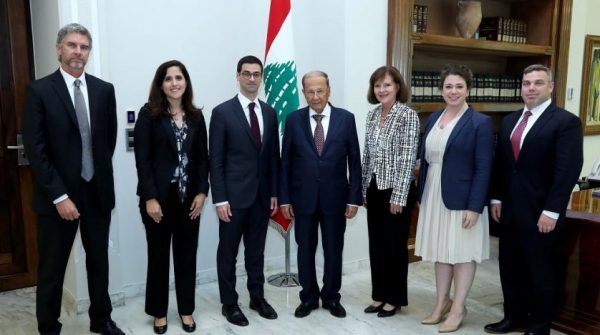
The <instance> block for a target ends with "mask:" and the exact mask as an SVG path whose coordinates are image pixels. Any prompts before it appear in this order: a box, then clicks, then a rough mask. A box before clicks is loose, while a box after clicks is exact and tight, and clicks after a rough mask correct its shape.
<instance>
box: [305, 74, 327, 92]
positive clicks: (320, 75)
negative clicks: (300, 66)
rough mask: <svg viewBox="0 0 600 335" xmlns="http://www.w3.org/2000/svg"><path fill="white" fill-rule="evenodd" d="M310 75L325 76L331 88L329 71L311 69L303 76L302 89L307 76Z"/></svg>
mask: <svg viewBox="0 0 600 335" xmlns="http://www.w3.org/2000/svg"><path fill="white" fill-rule="evenodd" d="M310 77H323V78H325V82H326V83H327V88H329V76H328V75H327V73H325V72H323V71H318V70H317V71H310V72H307V73H306V74H305V75H303V76H302V89H304V81H305V80H306V79H307V78H310Z"/></svg>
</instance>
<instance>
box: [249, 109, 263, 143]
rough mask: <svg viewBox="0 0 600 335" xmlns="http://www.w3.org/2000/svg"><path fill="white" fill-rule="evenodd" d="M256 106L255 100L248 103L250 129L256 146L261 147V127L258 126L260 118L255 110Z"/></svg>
mask: <svg viewBox="0 0 600 335" xmlns="http://www.w3.org/2000/svg"><path fill="white" fill-rule="evenodd" d="M254 107H256V104H255V103H254V102H251V103H250V104H248V109H249V110H250V131H251V132H252V137H253V138H254V142H256V146H257V147H259V148H260V127H259V126H258V118H257V117H256V113H255V112H254Z"/></svg>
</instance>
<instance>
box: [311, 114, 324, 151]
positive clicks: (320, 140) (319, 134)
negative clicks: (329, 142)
mask: <svg viewBox="0 0 600 335" xmlns="http://www.w3.org/2000/svg"><path fill="white" fill-rule="evenodd" d="M313 118H314V119H315V121H317V126H316V127H315V134H314V137H315V147H316V148H317V152H318V153H319V156H321V153H322V152H323V144H324V143H325V133H324V131H323V124H322V123H321V120H323V115H320V114H315V115H313Z"/></svg>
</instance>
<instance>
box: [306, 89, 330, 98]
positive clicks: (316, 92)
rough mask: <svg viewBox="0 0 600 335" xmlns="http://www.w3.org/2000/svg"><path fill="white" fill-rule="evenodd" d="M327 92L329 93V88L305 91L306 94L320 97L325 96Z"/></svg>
mask: <svg viewBox="0 0 600 335" xmlns="http://www.w3.org/2000/svg"><path fill="white" fill-rule="evenodd" d="M325 93H327V90H324V89H322V88H319V89H316V90H310V91H304V94H306V95H308V96H311V95H316V96H318V97H322V96H324V95H325Z"/></svg>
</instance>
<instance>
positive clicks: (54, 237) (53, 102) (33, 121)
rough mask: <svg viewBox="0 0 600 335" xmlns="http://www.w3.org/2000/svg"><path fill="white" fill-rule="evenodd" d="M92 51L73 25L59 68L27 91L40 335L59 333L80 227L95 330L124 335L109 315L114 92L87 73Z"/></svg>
mask: <svg viewBox="0 0 600 335" xmlns="http://www.w3.org/2000/svg"><path fill="white" fill-rule="evenodd" d="M91 48H92V37H91V35H90V33H89V32H88V30H87V29H86V28H85V27H83V26H81V25H79V24H76V23H72V24H69V25H66V26H65V27H63V28H62V29H60V30H59V32H58V38H57V41H56V52H57V54H58V60H59V62H60V68H59V70H57V71H56V72H54V73H52V74H50V75H49V76H47V77H44V78H42V79H39V80H36V81H33V82H31V83H30V84H29V86H28V87H27V97H26V100H25V110H24V111H23V138H24V142H25V150H26V152H27V156H28V157H29V161H30V162H31V170H32V172H33V177H34V181H35V183H34V194H33V207H34V209H35V211H36V212H37V213H38V218H39V220H38V241H39V245H38V249H39V268H38V288H37V294H36V315H37V320H38V330H39V332H40V333H41V334H59V333H60V330H61V327H62V325H61V323H60V322H59V321H58V318H59V317H60V307H61V298H62V286H63V281H64V276H65V269H66V267H67V261H68V259H69V254H70V253H71V248H72V246H73V240H74V239H75V234H76V233H77V228H78V227H81V240H82V242H83V248H84V250H85V252H86V268H87V274H88V290H89V295H90V309H89V316H90V321H91V324H90V331H91V332H94V333H100V334H124V333H123V332H122V331H121V330H120V329H119V328H118V327H117V326H116V324H115V323H114V322H113V321H112V319H111V317H110V314H111V311H112V306H111V301H110V297H109V294H108V235H109V230H110V229H109V228H110V216H111V210H112V209H113V207H114V205H115V192H114V183H113V167H112V155H113V152H114V150H115V142H116V138H117V120H116V103H115V92H114V88H113V86H112V84H110V83H107V82H105V81H102V80H100V79H98V78H96V77H94V76H91V75H89V74H86V73H85V72H84V71H85V65H86V62H87V60H88V56H89V53H90V50H91Z"/></svg>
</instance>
